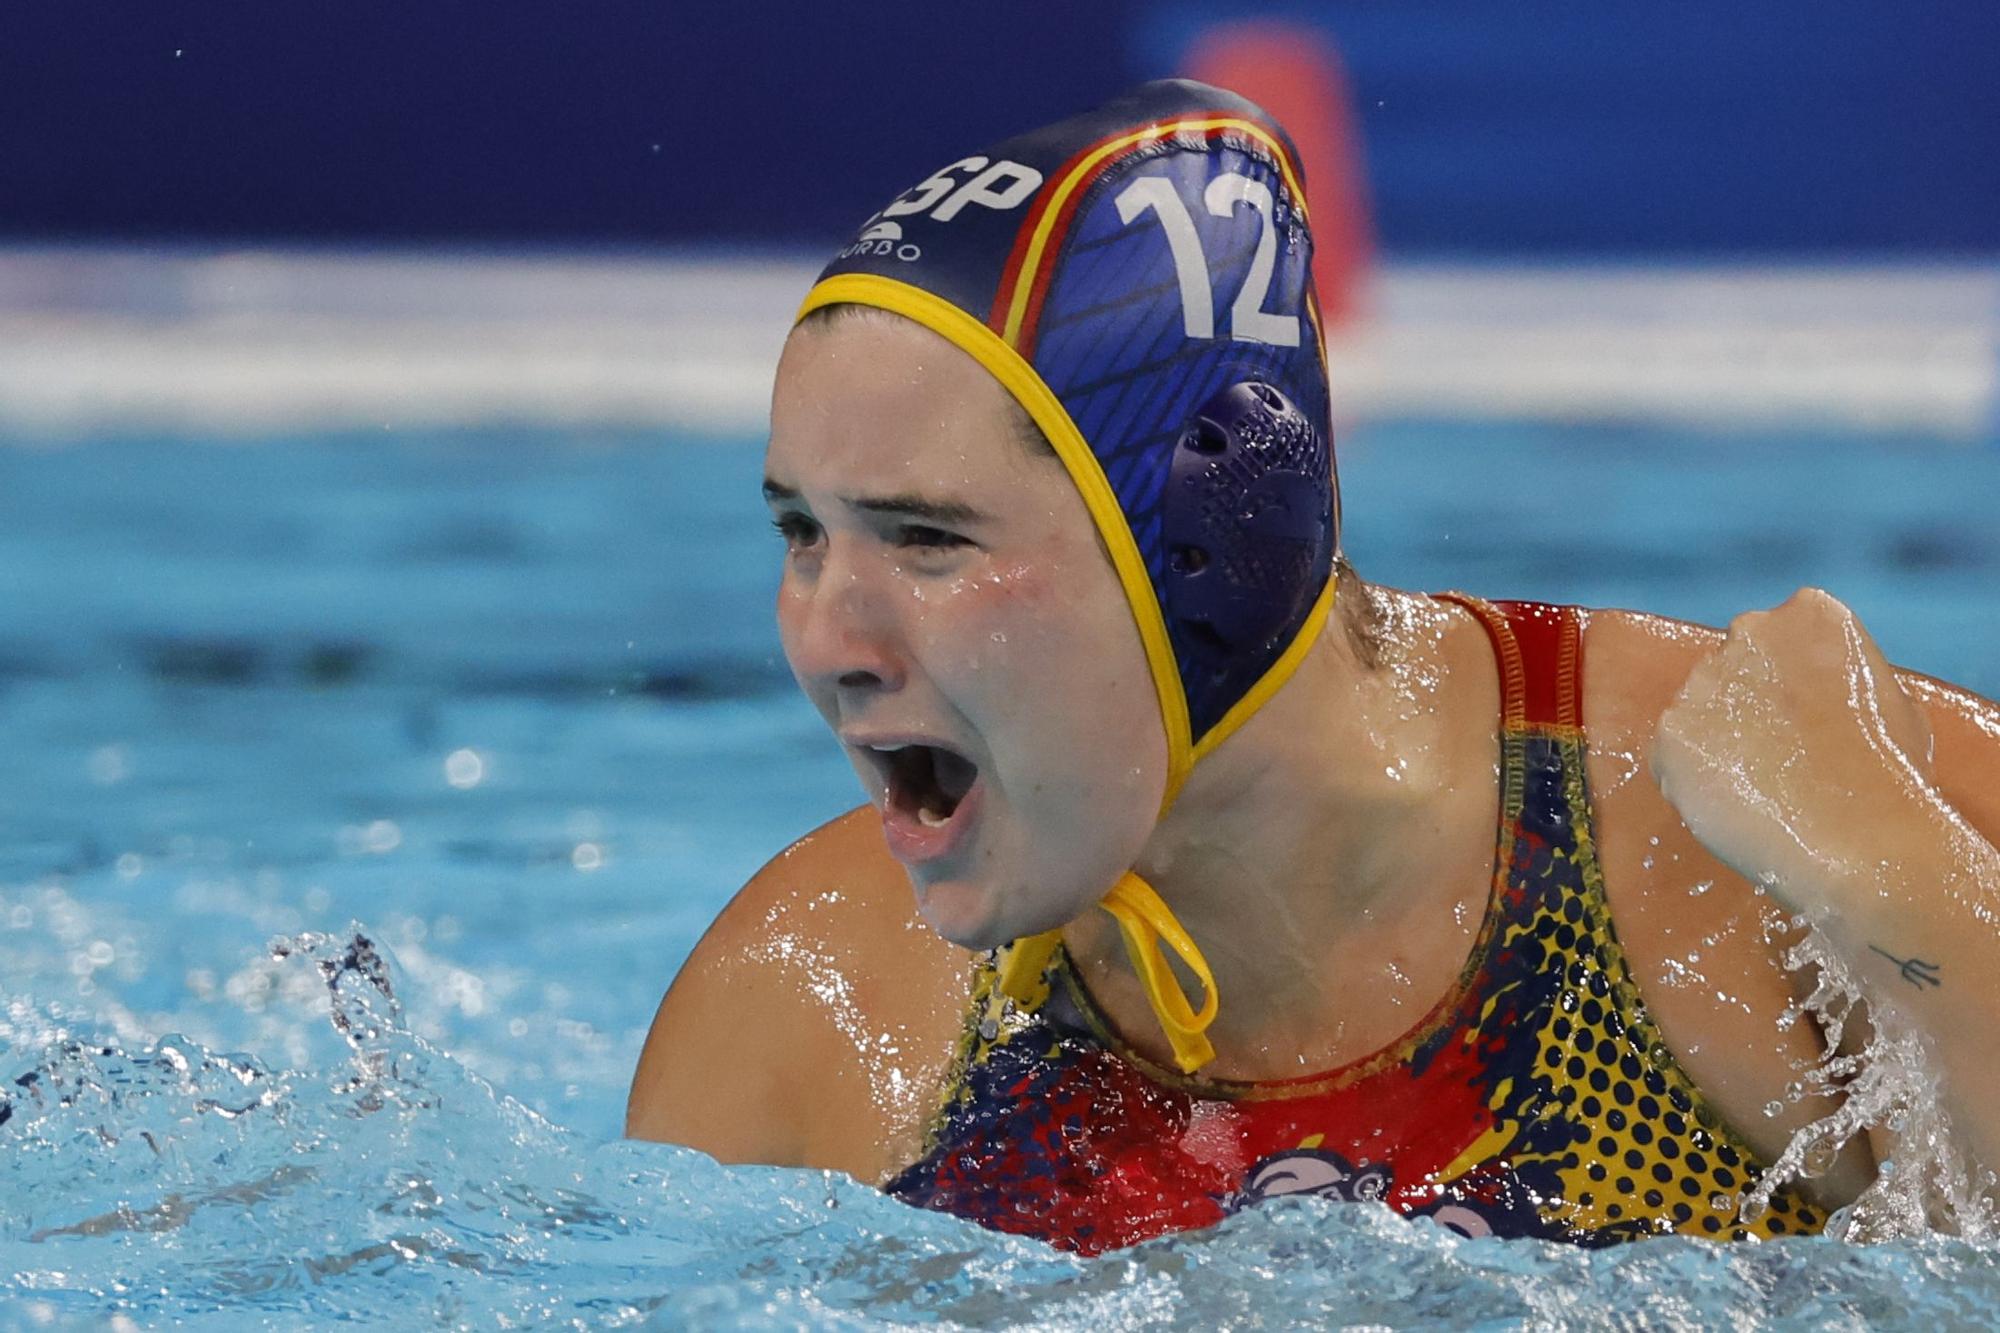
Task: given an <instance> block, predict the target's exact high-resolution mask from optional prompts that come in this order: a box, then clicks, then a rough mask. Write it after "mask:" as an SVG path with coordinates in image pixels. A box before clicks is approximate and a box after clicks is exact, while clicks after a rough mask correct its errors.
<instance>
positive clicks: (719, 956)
mask: <svg viewBox="0 0 2000 1333" xmlns="http://www.w3.org/2000/svg"><path fill="white" fill-rule="evenodd" d="M971 966H972V955H970V954H968V953H967V952H966V951H965V950H963V949H960V948H958V947H956V946H954V945H952V944H949V943H947V942H945V941H944V940H942V939H940V938H938V936H937V935H935V934H934V933H932V932H931V931H930V929H929V928H928V927H926V926H925V925H924V924H923V922H922V921H921V920H920V919H918V917H917V915H916V912H915V907H914V902H913V898H912V894H911V892H910V885H909V881H908V879H906V878H905V877H904V874H903V871H902V868H901V867H900V866H899V865H897V864H896V862H895V861H894V860H893V859H891V858H890V856H889V854H888V851H887V849H886V847H885V846H884V845H883V842H882V835H881V829H880V825H879V822H878V819H877V816H876V814H875V812H874V810H873V809H871V808H869V807H867V806H863V807H861V808H860V809H858V810H854V811H851V812H849V813H848V814H846V815H843V816H841V817H840V818H838V819H836V820H834V821H832V822H831V823H829V824H826V825H825V826H823V827H821V828H820V829H818V830H816V831H815V832H813V833H810V834H808V835H807V836H806V837H804V838H801V839H800V840H799V841H798V842H796V843H794V844H793V845H792V846H791V847H789V848H787V849H786V850H785V851H784V852H782V853H780V854H779V855H778V856H777V857H776V858H774V859H773V860H772V861H771V862H770V863H769V864H768V865H766V866H765V867H764V868H763V869H762V870H760V871H758V872H757V874H756V875H755V876H754V877H753V878H752V879H751V880H750V882H749V883H748V884H747V885H745V886H744V888H743V890H742V891H741V892H740V893H738V894H737V895H736V897H735V898H734V899H733V900H732V901H731V902H730V904H729V906H728V907H726V908H725V909H723V912H722V914H721V915H720V916H718V917H717V918H716V920H715V922H714V923H713V924H712V925H711V926H710V927H709V928H708V931H707V933H706V934H705V935H703V937H702V939H701V942H700V943H699V944H697V945H696V946H695V949H694V952H693V954H692V955H691V956H690V957H689V958H688V961H687V963H686V965H685V966H683V967H682V968H681V971H680V973H679V975H678V976H676V977H675V979H674V982H673V985H672V987H671V988H670V989H669V990H668V992H667V995H666V998H665V999H664V1000H662V1001H661V1002H660V1010H659V1013H658V1015H657V1016H656V1017H655V1018H654V1020H653V1028H652V1031H651V1032H650V1033H649V1034H648V1035H647V1038H646V1045H645V1049H644V1051H643V1052H642V1053H641V1055H640V1057H639V1068H638V1071H637V1073H636V1074H635V1075H634V1077H633V1081H632V1093H631V1098H630V1101H629V1102H628V1104H627V1107H626V1120H625V1132H626V1133H627V1134H628V1135H629V1136H631V1137H634V1138H646V1139H658V1140H662V1141H666V1142H673V1143H684V1144H687V1145H689V1146H691V1147H695V1148H699V1149H701V1150H702V1151H704V1152H707V1153H710V1154H711V1155H713V1156H715V1157H716V1158H718V1159H720V1160H722V1161H725V1162H765V1163H771V1164H774V1165H783V1166H816V1167H828V1168H833V1169H837V1170H843V1171H847V1172H849V1173H850V1174H852V1175H854V1176H856V1177H858V1178H860V1179H863V1180H869V1181H873V1180H877V1179H879V1178H880V1177H881V1176H882V1175H884V1174H885V1173H887V1172H889V1171H891V1170H893V1169H894V1168H895V1167H896V1166H898V1165H900V1164H901V1163H902V1162H903V1161H905V1160H908V1158H909V1157H910V1156H911V1155H912V1153H913V1150H914V1147H915V1144H916V1143H917V1142H918V1141H919V1140H920V1139H921V1135H922V1131H923V1126H924V1123H925V1121H926V1120H927V1118H928V1116H929V1113H930V1110H931V1102H932V1099H933V1098H934V1096H935V1095H936V1087H937V1082H938V1078H939V1076H940V1074H941V1073H942V1071H943V1068H944V1066H945V1064H946V1063H947V1062H948V1061H949V1059H950V1057H951V1053H952V1050H953V1046H954V1042H955V1040H956V1037H957V1034H958V1029H959V1023H960V1015H961V1011H962V1008H963V1005H964V1001H965V996H966V995H967V993H968V984H969V982H968V978H969V975H970V970H971Z"/></svg>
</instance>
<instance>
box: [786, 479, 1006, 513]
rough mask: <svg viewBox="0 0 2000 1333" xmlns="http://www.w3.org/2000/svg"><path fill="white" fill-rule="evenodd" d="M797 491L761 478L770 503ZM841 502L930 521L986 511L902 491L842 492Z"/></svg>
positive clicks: (789, 498)
mask: <svg viewBox="0 0 2000 1333" xmlns="http://www.w3.org/2000/svg"><path fill="white" fill-rule="evenodd" d="M798 498H799V493H798V491H797V490H796V489H794V488H793V487H790V486H787V485H785V484H784V483H782V482H778V481H773V480H772V479H771V478H769V477H766V478H764V499H765V500H766V501H767V502H769V503H772V504H778V503H783V502H788V501H793V500H797V499H798ZM840 498H841V501H842V503H844V504H847V505H851V506H852V507H854V508H856V509H860V510H863V511H865V512H867V513H871V514H898V515H906V516H908V517H910V518H921V519H925V520H927V521H929V522H932V523H979V522H983V521H985V519H986V518H987V514H986V513H985V511H983V510H979V509H974V508H973V507H972V506H971V505H969V504H963V503H961V502H959V501H957V500H929V499H925V498H924V497H923V496H921V495H916V494H914V493H910V492H903V493H901V494H897V495H843V496H841V497H840Z"/></svg>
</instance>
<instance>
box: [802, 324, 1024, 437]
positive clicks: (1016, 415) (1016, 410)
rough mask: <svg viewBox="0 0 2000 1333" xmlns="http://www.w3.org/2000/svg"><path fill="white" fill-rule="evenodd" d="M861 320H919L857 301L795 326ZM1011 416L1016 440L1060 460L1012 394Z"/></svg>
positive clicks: (823, 326) (821, 328) (825, 326)
mask: <svg viewBox="0 0 2000 1333" xmlns="http://www.w3.org/2000/svg"><path fill="white" fill-rule="evenodd" d="M857 319H859V320H902V321H903V322H904V323H907V324H915V323H916V321H915V320H909V319H904V317H903V316H902V315H899V314H897V313H896V312H895V311H893V310H884V309H882V308H881V307H880V306H872V305H860V304H858V303H856V302H853V301H835V302H834V303H833V304H831V305H823V306H816V307H814V308H813V309H812V310H810V311H808V312H806V317H805V318H804V319H802V320H800V321H799V322H798V324H797V325H795V326H794V327H796V328H801V329H814V330H819V331H824V330H826V329H829V328H832V327H833V326H834V325H836V324H845V323H848V322H850V321H852V320H857ZM918 327H922V326H921V325H918ZM1007 415H1008V417H1009V418H1010V419H1011V421H1012V424H1013V427H1014V435H1015V437H1016V438H1018V439H1019V440H1020V442H1021V444H1022V447H1024V448H1025V449H1027V451H1028V453H1029V454H1031V455H1032V456H1034V457H1036V458H1054V457H1056V447H1055V446H1054V445H1053V444H1050V443H1049V437H1048V436H1046V435H1044V434H1042V428H1041V427H1040V426H1037V425H1036V424H1035V419H1034V418H1033V417H1031V416H1029V415H1028V409H1027V408H1025V407H1022V406H1021V405H1020V404H1019V403H1017V402H1015V401H1014V397H1013V395H1012V394H1009V395H1008V396H1007Z"/></svg>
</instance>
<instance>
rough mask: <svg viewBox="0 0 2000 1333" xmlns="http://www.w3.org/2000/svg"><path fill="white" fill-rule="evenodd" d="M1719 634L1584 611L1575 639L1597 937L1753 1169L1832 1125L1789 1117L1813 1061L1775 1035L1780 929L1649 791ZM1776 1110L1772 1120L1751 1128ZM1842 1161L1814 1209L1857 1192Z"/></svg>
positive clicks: (1815, 1052)
mask: <svg viewBox="0 0 2000 1333" xmlns="http://www.w3.org/2000/svg"><path fill="white" fill-rule="evenodd" d="M1722 638H1723V633H1722V631H1721V630H1718V629H1713V628H1710V627H1709V626H1706V625H1695V624H1689V623H1688V622H1686V621H1679V620H1672V619H1669V618H1667V617H1664V616H1651V615H1643V614H1639V613H1636V612H1629V611H1594V612H1592V613H1590V617H1589V620H1588V622H1587V628H1586V630H1585V633H1584V650H1583V661H1584V700H1583V715H1584V725H1585V733H1586V738H1587V749H1588V755H1589V758H1588V781H1589V785H1590V789H1591V822H1592V826H1593V830H1594V833H1595V836H1596V840H1597V851H1598V860H1599V864H1600V866H1601V867H1602V869H1603V871H1604V878H1605V892H1606V897H1607V899H1608V901H1609V903H1610V905H1611V913H1612V921H1613V924H1614V929H1615V930H1616V933H1617V935H1618V939H1619V943H1620V945H1621V946H1622V948H1623V950H1624V953H1625V958H1626V964H1627V966H1628V967H1629V968H1630V970H1631V973H1632V979H1633V982H1634V983H1635V984H1636V985H1637V986H1638V988H1639V994H1640V998H1641V1000H1642V1001H1643V1002H1644V1004H1645V1006H1646V1009H1647V1011H1648V1012H1649V1013H1650V1014H1651V1016H1652V1018H1653V1020H1654V1021H1655V1023H1656V1024H1657V1025H1658V1027H1659V1030H1660V1034H1661V1037H1662V1038H1663V1039H1664V1040H1665V1041H1666V1043H1667V1046H1668V1048H1669V1049H1670V1050H1671V1051H1672V1052H1673V1053H1674V1057H1675V1059H1676V1060H1678V1061H1679V1062H1680V1064H1681V1067H1682V1068H1683V1069H1685V1070H1686V1071H1687V1073H1688V1075H1689V1076H1690V1077H1691V1078H1693V1079H1694V1081H1695V1083H1696V1084H1697V1085H1699V1086H1700V1088H1701V1089H1702V1092H1703V1094H1704V1095H1705V1096H1706V1097H1707V1098H1708V1100H1709V1101H1710V1103H1711V1104H1713V1105H1714V1106H1715V1108H1716V1109H1717V1110H1718V1111H1720V1112H1721V1113H1722V1115H1723V1117H1724V1118H1725V1119H1726V1120H1728V1121H1729V1123H1730V1124H1731V1125H1732V1126H1733V1127H1734V1128H1735V1129H1736V1130H1737V1132H1739V1133H1740V1134H1742V1135H1743V1136H1744V1137H1745V1138H1746V1139H1748V1140H1749V1141H1750V1144H1751V1146H1752V1147H1754V1148H1755V1149H1756V1150H1757V1151H1758V1153H1759V1155H1760V1156H1762V1157H1763V1158H1764V1159H1765V1160H1766V1161H1769V1160H1771V1159H1772V1158H1774V1157H1776V1156H1777V1155H1778V1154H1779V1153H1780V1152H1782V1151H1783V1149H1784V1147H1785V1144H1786V1143H1787V1142H1788V1141H1789V1140H1790V1138H1791V1135H1792V1133H1793V1132H1794V1130H1796V1129H1797V1128H1799V1127H1801V1126H1803V1125H1804V1124H1806V1123H1808V1122H1810V1121H1812V1120H1815V1119H1818V1118H1820V1117H1822V1116H1824V1115H1826V1114H1828V1113H1829V1112H1831V1111H1832V1110H1833V1109H1835V1108H1834V1107H1833V1106H1832V1105H1831V1104H1830V1103H1826V1102H1823V1101H1820V1100H1809V1101H1806V1102H1803V1103H1794V1102H1791V1101H1790V1100H1789V1098H1788V1096H1787V1085H1788V1084H1789V1083H1791V1082H1792V1080H1794V1079H1796V1078H1797V1076H1798V1074H1797V1070H1798V1067H1799V1066H1801V1065H1804V1064H1807V1063H1810V1062H1812V1061H1815V1060H1817V1059H1819V1058H1821V1056H1822V1055H1823V1054H1824V1053H1825V1048H1824V1043H1823V1042H1822V1041H1821V1040H1820V1038H1819V1034H1818V1033H1817V1032H1816V1031H1815V1030H1814V1029H1813V1028H1812V1026H1811V1025H1810V1024H1807V1023H1793V1022H1786V1021H1782V1020H1784V1018H1785V1014H1786V1011H1787V1010H1788V1009H1789V1008H1790V1007H1791V1006H1792V1005H1793V1004H1794V1003H1796V1001H1797V999H1798V998H1799V995H1800V986H1801V981H1802V979H1801V978H1799V977H1797V976H1795V975H1793V974H1792V973H1790V972H1789V971H1787V970H1786V968H1785V966H1784V963H1783V959H1782V953H1783V950H1784V947H1785V945H1786V944H1787V943H1788V942H1789V938H1790V936H1789V931H1788V929H1787V927H1786V925H1785V920H1784V914H1783V913H1782V912H1780V911H1779V910H1778V909H1777V908H1776V906H1775V905H1774V904H1773V903H1772V902H1771V900H1770V899H1768V898H1765V897H1763V896H1762V895H1760V894H1759V893H1758V892H1757V891H1756V890H1755V888H1754V887H1753V886H1752V885H1751V884H1749V883H1748V882H1747V881H1745V880H1744V879H1743V878H1742V877H1741V876H1739V875H1738V874H1736V873H1735V871H1733V870H1731V869H1730V868H1729V867H1728V866H1726V865H1724V864H1723V863H1722V862H1721V861H1719V860H1717V859H1716V858H1715V857H1714V856H1713V855H1711V854H1710V853H1709V851H1708V849H1707V848H1705V847H1703V846H1702V845H1701V843H1700V842H1699V841H1698V840H1697V839H1696V838H1695V837H1694V835H1693V834H1692V833H1690V832H1689V831H1688V829H1687V826H1686V825H1685V824H1683V823H1682V822H1681V819H1680V816H1679V814H1678V813H1677V812H1676V811H1675V809H1674V807H1673V806H1672V804H1671V803H1670V802H1668V800H1667V798H1666V796H1665V795H1664V794H1663V793H1662V792H1661V791H1660V789H1659V786H1658V785H1657V784H1656V783H1655V782H1654V781H1653V777H1652V772H1651V761H1650V757H1651V752H1652V744H1653V734H1654V731H1655V730H1656V728H1657V727H1658V726H1659V721H1660V716H1661V714H1662V713H1664V712H1665V711H1666V709H1667V707H1668V706H1669V705H1670V704H1671V703H1672V702H1673V700H1674V698H1675V696H1676V695H1678V694H1679V692H1680V690H1681V687H1682V686H1683V685H1684V684H1686V682H1687V678H1688V674H1689V672H1691V671H1692V670H1693V669H1694V666H1695V664H1696V663H1697V662H1699V661H1700V660H1701V659H1702V658H1703V657H1704V656H1706V655H1707V654H1708V653H1710V652H1712V651H1714V649H1715V648H1716V647H1717V646H1718V645H1719V644H1721V642H1722ZM1773 1103H1778V1104H1782V1105H1783V1106H1784V1108H1785V1109H1784V1112H1783V1113H1782V1114H1781V1115H1778V1116H1769V1115H1766V1114H1765V1108H1766V1107H1767V1106H1768V1105H1771V1104H1773ZM1873 1172H1874V1163H1873V1161H1872V1159H1871V1158H1870V1157H1869V1156H1868V1154H1867V1152H1866V1150H1865V1149H1864V1148H1862V1147H1861V1146H1860V1145H1854V1146H1853V1147H1851V1148H1850V1150H1849V1152H1848V1153H1847V1154H1845V1155H1844V1156H1843V1159H1842V1160H1841V1162H1840V1163H1839V1164H1838V1165H1837V1166H1836V1168H1835V1169H1834V1170H1833V1171H1831V1172H1829V1173H1828V1174H1827V1175H1826V1176H1824V1177H1821V1178H1819V1179H1818V1180H1815V1181H1812V1182H1809V1189H1810V1192H1811V1193H1814V1194H1816V1195H1817V1196H1818V1201H1819V1202H1820V1203H1821V1204H1823V1205H1824V1206H1827V1207H1836V1206H1838V1205H1840V1204H1842V1203H1845V1202H1847V1201H1848V1200H1849V1199H1851V1198H1852V1197H1853V1196H1854V1195H1855V1194H1857V1193H1858V1192H1859V1191H1860V1189H1861V1188H1862V1187H1863V1186H1865V1185H1866V1183H1867V1182H1868V1180H1869V1179H1870V1178H1871V1177H1872V1175H1873Z"/></svg>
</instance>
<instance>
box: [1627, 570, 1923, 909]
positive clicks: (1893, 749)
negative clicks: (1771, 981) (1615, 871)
mask: <svg viewBox="0 0 2000 1333" xmlns="http://www.w3.org/2000/svg"><path fill="white" fill-rule="evenodd" d="M1930 765H1931V734H1930V727H1929V724H1928V723H1927V721H1926V720H1925V717H1924V714H1923V712H1922V710H1921V709H1920V708H1919V706H1918V705H1917V704H1916V703H1915V702H1913V701H1912V700H1911V699H1910V698H1909V697H1908V696H1907V695H1906V694H1904V692H1903V689H1902V687H1901V686H1900V685H1899V684H1898V683H1897V681H1896V673H1895V669H1894V668H1893V667H1891V666H1890V665H1889V664H1888V662H1886V661H1885V660H1883V657H1882V653H1881V650H1880V649H1878V648H1877V647H1876V646H1875V641H1874V640H1873V639H1871V638H1870V637H1869V636H1868V632H1867V631H1866V630H1864V629H1863V628H1862V627H1861V622H1860V621H1858V620H1857V619H1855V616H1854V613H1853V612H1852V611H1850V610H1848V609H1847V608H1846V607H1845V606H1843V605H1841V603H1839V602H1838V601H1836V600H1834V599H1833V598H1832V597H1831V596H1829V595H1828V594H1826V593H1824V592H1821V591H1820V590H1818V589H1816V588H1804V589H1801V590H1800V591H1799V592H1797V593H1796V594H1794V595H1793V596H1792V597H1791V598H1790V600H1788V601H1786V602H1785V603H1784V604H1783V605H1781V606H1779V607H1777V608H1775V609H1773V610H1770V611H1755V612H1751V613H1749V614H1747V615H1742V616H1738V617H1737V618H1736V619H1735V620H1734V621H1732V622H1731V623H1730V626H1729V632H1728V637H1727V638H1726V639H1725V640H1724V642H1723V644H1722V646H1721V647H1720V648H1718V649H1717V650H1716V651H1715V652H1714V653H1713V654H1712V655H1711V656H1709V657H1708V658H1707V659H1705V660H1704V661H1702V662H1701V663H1700V664H1699V665H1698V666H1696V667H1695V669H1694V671H1693V672H1692V673H1690V675H1689V676H1688V680H1687V684H1686V685H1685V686H1684V687H1683V688H1682V690H1681V693H1680V696H1679V698H1677V699H1676V700H1675V701H1674V703H1673V705H1672V706H1671V707H1669V708H1668V709H1667V711H1666V713H1665V714H1664V715H1663V716H1662V717H1661V718H1660V726H1659V732H1658V735H1657V737H1656V739H1655V744H1654V748H1653V776H1654V778H1655V779H1656V780H1657V781H1658V782H1659V784H1660V790H1661V791H1662V792H1663V793H1665V795H1666V797H1667V799H1668V800H1669V801H1671V802H1672V803H1673V805H1674V807H1675V808H1676V809H1677V810H1679V812H1680V815H1681V818H1682V819H1683V820H1684V821H1686V823H1687V826H1688V828H1689V829H1690V830H1691V831H1693V833H1694V835H1695V836H1696V837H1697V838H1699V839H1700V840H1701V841H1702V843H1703V844H1704V845H1705V846H1706V847H1707V848H1708V849H1709V850H1710V851H1712V852H1714V853H1715V855H1716V856H1718V857H1719V858H1721V859H1722V860H1723V861H1725V862H1727V863H1728V864H1729V865H1730V866H1731V867H1732V868H1733V869H1735V870H1736V871H1737V873H1739V874H1741V875H1743V876H1744V877H1745V878H1748V879H1752V880H1757V881H1760V882H1762V883H1764V884H1765V885H1766V886H1768V887H1769V888H1770V890H1771V891H1772V892H1773V893H1774V894H1775V895H1776V896H1777V897H1778V898H1779V900H1780V901H1782V902H1784V903H1785V904H1786V905H1787V906H1789V907H1791V908H1793V909H1794V910H1800V911H1805V910H1811V909H1815V908H1831V909H1833V910H1835V911H1836V912H1837V911H1839V910H1840V909H1842V908H1843V907H1845V906H1849V905H1853V903H1854V902H1855V900H1856V898H1857V895H1859V896H1866V895H1870V894H1882V893H1887V892H1890V891H1891V889H1890V888H1889V887H1888V886H1889V885H1890V884H1891V883H1892V878H1891V877H1889V876H1887V875H1883V874H1879V873H1876V872H1877V871H1879V870H1880V869H1882V868H1884V867H1886V866H1887V865H1888V864H1889V863H1891V862H1893V861H1894V860H1896V859H1897V858H1898V857H1899V856H1900V855H1901V853H1902V851H1903V850H1904V849H1905V848H1906V847H1907V844H1908V842H1909V840H1910V838H1911V836H1912V830H1913V828H1920V827H1921V826H1922V825H1923V823H1924V821H1923V820H1922V819H1913V818H1912V815H1913V814H1916V813H1918V812H1920V811H1921V810H1923V809H1924V808H1925V807H1926V806H1927V805H1929V804H1931V803H1933V802H1935V801H1936V799H1937V797H1936V795H1935V793H1934V792H1933V791H1932V789H1931V787H1930V783H1929V775H1930Z"/></svg>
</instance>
